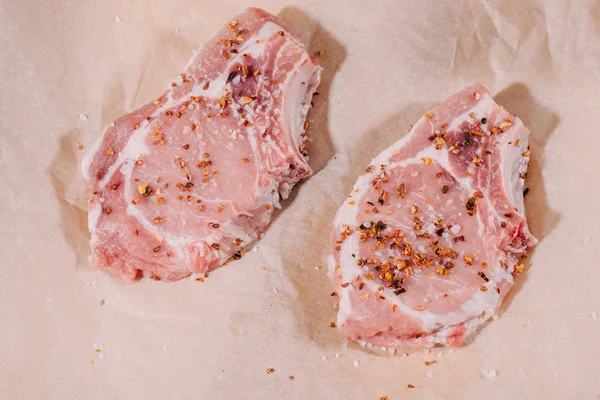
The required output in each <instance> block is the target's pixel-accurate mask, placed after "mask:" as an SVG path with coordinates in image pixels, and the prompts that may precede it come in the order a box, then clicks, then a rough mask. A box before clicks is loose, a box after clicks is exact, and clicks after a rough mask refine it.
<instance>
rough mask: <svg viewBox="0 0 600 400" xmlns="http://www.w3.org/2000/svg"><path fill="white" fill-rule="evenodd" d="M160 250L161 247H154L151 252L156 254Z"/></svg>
mask: <svg viewBox="0 0 600 400" xmlns="http://www.w3.org/2000/svg"><path fill="white" fill-rule="evenodd" d="M160 249H161V246H156V247H155V248H154V249H153V250H154V252H155V253H158V252H159V251H160Z"/></svg>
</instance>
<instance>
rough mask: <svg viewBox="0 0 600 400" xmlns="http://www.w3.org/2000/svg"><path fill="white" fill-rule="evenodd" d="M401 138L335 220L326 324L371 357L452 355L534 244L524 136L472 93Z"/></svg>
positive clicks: (491, 309)
mask: <svg viewBox="0 0 600 400" xmlns="http://www.w3.org/2000/svg"><path fill="white" fill-rule="evenodd" d="M409 131H410V134H408V135H407V136H406V137H404V138H403V139H401V140H400V141H398V142H397V143H395V144H394V145H392V146H391V147H389V148H388V149H386V150H384V151H383V152H382V153H381V154H379V155H378V156H377V157H376V158H375V159H374V160H373V161H372V162H371V164H370V165H369V167H368V168H367V170H366V173H365V174H363V175H362V176H361V177H360V178H359V179H358V181H357V182H356V184H355V186H354V190H353V191H352V193H351V194H350V196H348V198H347V199H346V201H345V202H344V204H343V205H342V207H341V208H340V209H339V211H338V213H337V216H336V218H335V223H334V239H333V240H334V243H332V245H333V249H332V253H331V256H330V259H329V269H330V271H329V272H330V274H331V275H332V277H333V280H334V282H335V284H336V290H337V293H338V295H339V313H338V323H337V325H338V326H339V327H340V328H341V329H342V331H343V332H344V333H345V334H346V335H348V336H349V337H350V338H352V339H357V340H362V341H364V342H367V343H371V344H373V345H375V346H381V347H388V348H398V347H431V346H434V345H435V344H444V345H448V346H460V345H461V344H463V343H464V341H465V339H468V338H469V337H470V336H472V334H474V333H475V331H476V329H477V327H478V326H479V325H481V324H482V323H484V322H485V321H486V320H487V319H489V318H490V317H491V316H492V315H493V314H494V313H495V312H496V310H497V309H498V307H499V306H500V303H501V302H502V299H503V298H504V296H505V295H506V293H507V292H508V291H509V290H510V288H511V286H512V284H513V276H514V275H516V274H518V273H519V272H521V271H522V270H523V264H522V263H521V259H522V258H523V257H524V256H525V255H526V253H527V250H528V249H529V248H530V247H532V246H534V245H535V244H536V240H535V239H534V238H533V237H532V236H531V234H530V233H529V230H528V228H527V221H526V220H525V214H524V206H523V181H524V179H525V177H526V171H527V165H528V161H529V150H528V146H527V137H528V136H529V130H528V129H527V128H526V127H525V126H524V125H523V122H521V120H520V119H519V118H517V117H515V116H514V115H511V114H510V113H508V112H507V111H506V110H504V109H503V108H502V107H500V106H498V105H497V104H496V103H495V102H494V100H493V99H492V97H491V96H490V94H489V93H488V91H487V90H486V89H485V88H484V87H482V86H479V85H474V86H471V87H468V88H466V89H465V90H463V91H461V92H459V93H457V94H455V95H454V96H452V97H450V98H449V99H448V100H446V101H445V102H444V103H442V104H440V105H438V106H436V107H435V108H433V109H432V110H431V111H429V112H428V113H426V114H425V115H424V116H423V117H422V118H421V119H420V120H419V122H417V124H416V125H415V126H414V128H412V130H410V128H409Z"/></svg>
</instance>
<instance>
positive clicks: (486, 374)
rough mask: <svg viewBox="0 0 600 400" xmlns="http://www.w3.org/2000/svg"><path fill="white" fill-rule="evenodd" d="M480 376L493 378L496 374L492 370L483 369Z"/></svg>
mask: <svg viewBox="0 0 600 400" xmlns="http://www.w3.org/2000/svg"><path fill="white" fill-rule="evenodd" d="M481 375H483V376H484V377H485V378H495V377H496V376H498V372H496V370H494V369H484V370H483V371H481Z"/></svg>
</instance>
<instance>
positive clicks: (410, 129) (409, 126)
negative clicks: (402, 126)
mask: <svg viewBox="0 0 600 400" xmlns="http://www.w3.org/2000/svg"><path fill="white" fill-rule="evenodd" d="M412 128H413V126H412V124H411V125H408V132H410V131H412Z"/></svg>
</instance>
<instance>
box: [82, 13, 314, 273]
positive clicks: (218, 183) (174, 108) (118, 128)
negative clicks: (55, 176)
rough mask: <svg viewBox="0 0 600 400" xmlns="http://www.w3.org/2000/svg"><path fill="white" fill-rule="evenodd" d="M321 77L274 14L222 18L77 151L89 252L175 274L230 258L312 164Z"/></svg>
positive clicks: (102, 263)
mask: <svg viewBox="0 0 600 400" xmlns="http://www.w3.org/2000/svg"><path fill="white" fill-rule="evenodd" d="M319 80H320V67H319V66H318V65H317V63H316V61H315V59H314V58H313V57H311V56H310V55H309V54H308V52H307V50H306V48H305V47H304V46H303V45H302V44H301V43H300V42H299V39H298V37H297V35H296V33H295V32H294V30H293V29H292V28H291V27H289V26H288V25H287V24H286V23H284V22H283V21H281V20H279V19H277V18H276V17H274V16H272V15H270V14H268V13H266V12H265V11H262V10H259V9H248V10H246V11H245V12H243V13H242V14H240V15H238V16H237V17H235V18H234V19H233V20H232V21H230V22H229V24H228V25H227V26H225V27H224V28H223V29H222V30H221V31H220V32H219V33H218V34H217V35H216V36H215V37H214V38H212V39H211V40H209V41H208V43H206V44H205V45H204V46H203V47H202V48H201V49H200V50H198V51H197V52H196V53H195V54H194V56H193V57H192V59H191V60H190V62H189V64H188V66H187V67H186V69H185V71H184V72H183V73H182V74H180V76H178V77H177V79H175V81H173V82H172V83H171V84H170V87H169V90H168V91H166V92H165V93H164V94H162V95H161V96H160V97H159V98H158V99H156V100H155V101H153V102H151V103H149V104H147V105H145V106H143V107H142V108H140V109H139V110H136V111H134V112H132V113H130V114H127V115H125V116H123V117H121V118H119V119H118V120H116V121H115V122H114V123H113V124H111V125H110V126H109V127H108V128H107V129H106V130H105V131H104V134H103V136H102V138H101V139H100V140H99V141H98V142H97V144H96V145H95V146H94V148H93V149H92V150H91V151H90V152H89V153H88V154H87V156H86V158H85V159H84V161H83V163H82V171H83V174H84V176H85V178H86V181H87V188H88V192H89V201H88V211H89V220H88V225H89V229H90V232H91V234H92V238H91V243H90V246H91V249H92V254H91V263H92V264H93V265H95V266H98V267H109V268H110V269H112V270H114V271H115V272H116V273H117V274H118V275H120V276H121V277H122V278H123V279H124V280H126V281H132V280H134V279H136V278H138V277H140V276H142V275H147V276H149V277H151V278H153V279H163V280H177V279H181V278H183V277H185V276H188V275H190V274H191V273H202V272H206V271H208V270H211V269H213V268H215V267H217V266H219V265H221V264H222V263H223V262H224V261H226V260H227V259H228V258H229V257H232V256H233V257H234V258H239V257H240V250H241V249H242V248H243V247H245V246H247V245H248V244H250V243H252V242H253V241H255V240H256V239H257V238H258V236H259V234H260V233H261V232H263V231H264V230H265V229H266V227H267V225H268V223H269V221H270V218H271V214H272V213H273V210H274V208H276V207H279V199H280V197H283V198H285V197H287V195H288V194H289V191H290V190H291V188H292V187H293V186H294V185H295V184H296V183H297V182H298V181H299V180H301V179H303V178H306V177H308V176H310V175H311V174H312V171H311V169H310V167H309V165H308V164H307V162H306V160H305V157H306V153H305V145H304V144H303V141H304V140H305V139H306V137H307V133H306V126H305V119H306V114H307V112H308V110H309V108H310V103H311V97H312V94H313V93H314V91H315V90H316V88H317V86H318V84H319Z"/></svg>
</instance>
